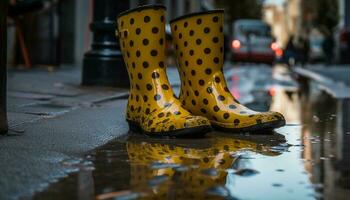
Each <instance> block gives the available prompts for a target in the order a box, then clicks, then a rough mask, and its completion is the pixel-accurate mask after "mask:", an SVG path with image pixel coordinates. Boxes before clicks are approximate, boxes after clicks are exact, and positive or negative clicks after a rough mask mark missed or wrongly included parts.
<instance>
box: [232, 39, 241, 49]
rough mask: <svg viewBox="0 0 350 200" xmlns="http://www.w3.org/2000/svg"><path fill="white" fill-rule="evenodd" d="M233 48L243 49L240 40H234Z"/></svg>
mask: <svg viewBox="0 0 350 200" xmlns="http://www.w3.org/2000/svg"><path fill="white" fill-rule="evenodd" d="M232 48H234V49H239V48H241V42H240V41H239V40H233V41H232Z"/></svg>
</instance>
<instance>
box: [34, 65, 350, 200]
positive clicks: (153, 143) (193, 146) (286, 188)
mask: <svg viewBox="0 0 350 200" xmlns="http://www.w3.org/2000/svg"><path fill="white" fill-rule="evenodd" d="M232 70H233V71H232ZM232 70H231V69H230V70H229V71H228V72H226V73H227V74H230V73H231V72H232V74H234V76H238V77H239V78H237V77H236V78H232V76H229V78H228V79H229V80H228V82H229V84H230V85H231V88H233V90H234V91H236V92H239V91H240V88H242V87H245V88H244V91H245V93H249V94H246V95H250V96H251V97H245V99H241V100H243V101H245V102H246V104H250V105H251V106H252V107H255V108H256V109H259V110H269V109H271V110H275V111H280V112H282V113H283V114H284V115H285V116H286V119H287V123H288V124H287V125H286V126H285V127H282V128H280V129H277V130H276V131H275V132H271V133H267V132H265V133H259V134H254V135H253V134H249V133H242V134H239V135H232V134H227V133H220V132H212V133H210V134H209V135H208V136H206V137H205V138H199V139H156V138H150V137H146V136H142V135H139V134H137V133H129V134H127V135H126V136H125V137H123V138H119V139H116V140H114V141H112V142H110V143H108V144H106V145H104V146H102V147H100V148H98V149H96V150H95V151H93V152H90V153H88V154H87V155H86V156H85V157H84V159H81V160H67V161H63V162H62V164H63V165H66V166H67V168H71V169H75V170H76V171H77V172H76V173H72V174H71V175H70V176H68V177H67V178H64V179H62V180H60V181H58V182H57V183H54V184H52V185H51V186H50V187H49V188H48V189H47V190H45V191H43V192H41V193H38V194H37V195H36V196H35V199H101V200H102V199H343V198H342V197H346V195H348V194H349V183H350V181H349V180H350V179H349V175H348V174H349V170H348V168H347V167H346V166H345V165H346V163H350V159H349V157H346V156H347V155H348V154H347V153H348V152H350V148H349V151H347V149H345V151H346V152H345V153H344V152H343V154H341V155H338V154H339V151H344V148H341V149H340V150H339V148H337V146H339V145H341V146H342V147H346V146H350V145H348V144H349V141H350V140H348V139H349V138H350V131H349V135H346V134H347V130H348V128H349V127H344V124H341V122H340V121H339V120H337V119H338V118H337V116H339V115H344V112H345V111H344V110H339V109H338V108H336V106H334V107H333V106H325V105H336V104H337V102H334V100H332V99H330V98H329V97H327V96H325V94H323V93H321V92H319V91H318V90H317V89H315V87H314V86H313V85H312V83H310V84H308V85H307V86H303V88H307V93H305V92H301V91H299V90H298V89H297V87H296V85H297V84H296V83H295V82H294V81H293V80H292V79H290V76H289V74H288V70H286V69H284V68H281V69H279V68H278V67H275V68H273V69H271V68H267V67H260V66H258V67H256V68H253V67H251V68H250V69H249V70H244V69H241V68H235V69H232ZM276 73H277V74H276ZM254 74H266V76H271V77H274V78H273V80H274V81H272V82H271V81H268V82H263V81H261V80H256V79H255V83H251V82H252V80H249V81H250V82H249V84H244V81H245V82H247V81H248V80H244V79H247V77H248V78H249V77H254V76H255V75H254ZM260 78H261V77H260ZM238 79H240V81H243V83H238V82H236V83H235V81H238ZM262 79H264V77H262ZM265 79H266V77H265ZM253 80H254V79H253ZM254 84H257V86H254ZM240 85H241V86H240ZM249 87H250V89H249ZM231 90H232V89H231ZM235 95H240V94H238V93H237V94H235ZM259 96H267V97H265V98H258V97H259ZM349 107H350V106H349ZM346 111H349V110H346ZM339 126H341V130H339V129H340V127H339ZM344 131H345V132H344ZM338 132H341V133H338ZM339 134H343V136H344V134H345V137H346V138H344V137H342V138H339ZM344 139H346V140H344ZM347 148H348V147H347ZM344 155H345V157H344ZM335 166H336V167H335ZM330 177H331V178H330ZM326 186H327V187H326Z"/></svg>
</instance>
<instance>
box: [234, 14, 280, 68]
mask: <svg viewBox="0 0 350 200" xmlns="http://www.w3.org/2000/svg"><path fill="white" fill-rule="evenodd" d="M231 53H232V54H231V55H232V56H231V58H232V60H233V61H236V62H256V63H269V64H272V63H273V62H274V60H275V58H276V56H282V54H283V51H282V49H281V48H279V46H278V44H277V43H276V42H275V40H274V38H273V37H272V36H271V28H270V26H269V25H267V24H266V23H264V22H263V21H261V20H253V19H240V20H237V21H235V22H234V24H233V37H232V40H231Z"/></svg>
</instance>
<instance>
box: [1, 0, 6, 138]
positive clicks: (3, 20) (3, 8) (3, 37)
mask: <svg viewBox="0 0 350 200" xmlns="http://www.w3.org/2000/svg"><path fill="white" fill-rule="evenodd" d="M7 3H8V1H7V0H1V1H0V134H5V133H7V129H8V126H7V114H6V71H7V70H6V53H7V52H6V51H7V24H6V17H7Z"/></svg>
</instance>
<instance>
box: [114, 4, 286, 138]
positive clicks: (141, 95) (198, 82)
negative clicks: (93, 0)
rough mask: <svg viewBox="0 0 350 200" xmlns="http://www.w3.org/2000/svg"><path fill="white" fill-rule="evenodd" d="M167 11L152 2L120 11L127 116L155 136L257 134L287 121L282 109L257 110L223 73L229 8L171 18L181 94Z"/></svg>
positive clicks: (138, 128)
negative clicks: (169, 49)
mask: <svg viewBox="0 0 350 200" xmlns="http://www.w3.org/2000/svg"><path fill="white" fill-rule="evenodd" d="M165 13H166V8H165V7H164V6H162V5H147V6H141V7H138V8H135V9H131V10H128V11H125V12H123V13H121V14H120V15H119V16H118V18H117V31H116V34H117V36H118V37H119V41H120V45H121V50H122V54H123V58H124V61H125V64H126V67H127V71H128V74H129V78H130V83H131V88H130V95H129V99H128V105H127V113H126V120H127V121H128V123H129V127H130V130H131V131H137V132H142V133H144V134H147V135H151V136H169V137H196V136H201V135H204V134H205V133H207V132H209V131H211V130H212V127H213V128H215V129H217V130H221V131H225V132H255V131H261V130H272V129H274V128H278V127H281V126H283V125H284V124H285V120H284V117H283V115H281V114H280V113H277V112H255V111H253V110H250V109H248V108H246V107H245V106H243V105H241V104H240V103H239V102H238V101H237V100H236V99H235V98H234V97H233V96H232V94H231V92H230V91H229V89H228V87H227V84H226V81H225V77H224V74H223V71H222V69H223V62H224V60H223V53H224V50H223V45H224V34H223V24H224V11H223V10H211V11H207V12H200V13H193V14H189V15H185V16H182V17H179V18H177V19H174V20H171V21H170V26H171V31H172V35H173V42H174V46H175V51H176V57H177V62H178V70H179V73H180V78H181V92H180V95H179V97H178V98H177V97H176V96H175V95H174V92H173V89H172V88H171V86H170V84H169V81H168V78H167V74H166V66H165V58H166V56H165V20H166V19H165Z"/></svg>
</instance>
